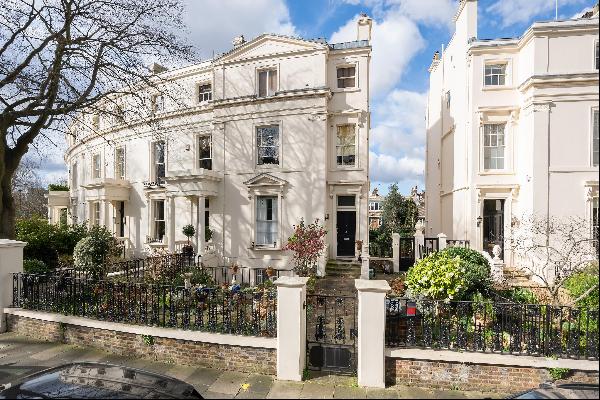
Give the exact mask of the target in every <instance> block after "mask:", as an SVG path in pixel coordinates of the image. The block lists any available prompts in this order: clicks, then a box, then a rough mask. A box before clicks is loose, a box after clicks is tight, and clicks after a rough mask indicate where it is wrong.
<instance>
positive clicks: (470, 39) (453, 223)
mask: <svg viewBox="0 0 600 400" xmlns="http://www.w3.org/2000/svg"><path fill="white" fill-rule="evenodd" d="M455 21H456V31H455V33H454V36H453V37H452V39H451V41H450V43H449V44H448V46H447V47H446V49H445V50H444V51H443V54H442V55H441V56H439V55H436V56H434V60H433V63H432V65H431V67H430V89H429V99H428V107H427V150H426V152H427V155H426V158H427V161H426V192H425V196H426V201H425V203H426V208H427V210H426V230H425V235H426V236H428V237H435V236H436V235H437V234H439V233H441V232H443V233H445V234H447V235H448V238H449V239H467V240H470V242H471V247H473V248H476V249H479V250H490V249H491V246H492V245H493V244H494V243H490V235H489V226H490V224H492V225H493V224H494V222H493V221H494V218H496V217H495V216H494V215H498V216H501V218H500V217H498V219H496V221H497V222H498V223H499V225H500V227H499V229H500V234H501V235H502V237H507V236H508V235H509V234H510V230H511V225H512V224H513V223H514V221H515V217H519V216H521V215H524V214H536V215H539V216H542V217H547V216H579V217H585V218H586V220H587V221H589V223H590V230H591V229H592V219H593V214H594V213H596V215H597V212H598V211H597V210H598V158H597V157H598V99H599V95H598V13H597V10H596V13H595V15H593V16H591V17H589V18H581V19H573V20H565V21H551V22H536V23H534V24H533V25H532V26H531V27H530V28H529V29H528V30H527V31H526V32H525V33H524V34H523V35H522V36H521V37H520V38H516V39H494V40H482V39H479V38H478V37H477V1H476V0H462V1H461V2H460V3H459V9H458V12H457V14H456V16H455ZM594 119H595V121H596V122H595V123H594ZM499 136H502V137H500V138H499ZM594 137H595V139H594ZM594 151H595V155H594ZM496 210H497V212H496V213H495V211H496ZM490 221H491V222H490ZM596 221H597V217H596ZM596 224H597V222H596ZM486 232H488V234H487V239H485V240H484V236H485V235H486ZM484 241H485V243H484ZM492 242H493V240H492ZM506 258H510V257H509V255H506V257H505V260H506ZM506 261H507V262H508V263H510V262H511V261H510V260H506Z"/></svg>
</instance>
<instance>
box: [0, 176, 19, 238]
mask: <svg viewBox="0 0 600 400" xmlns="http://www.w3.org/2000/svg"><path fill="white" fill-rule="evenodd" d="M11 180H12V174H11V175H10V176H9V175H8V174H6V175H4V177H3V178H2V181H0V197H1V198H2V200H1V201H0V239H14V238H15V215H16V210H15V199H14V198H13V194H12V190H11Z"/></svg>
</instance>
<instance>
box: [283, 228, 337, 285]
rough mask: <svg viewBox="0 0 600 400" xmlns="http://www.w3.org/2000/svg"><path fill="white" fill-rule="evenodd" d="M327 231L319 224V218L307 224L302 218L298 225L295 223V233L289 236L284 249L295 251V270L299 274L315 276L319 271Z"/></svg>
mask: <svg viewBox="0 0 600 400" xmlns="http://www.w3.org/2000/svg"><path fill="white" fill-rule="evenodd" d="M326 234H327V231H326V230H325V228H324V227H323V226H322V225H321V224H319V219H318V218H317V219H315V222H313V223H311V224H308V225H306V224H305V223H304V219H300V222H299V223H298V225H294V234H293V235H292V236H290V237H289V238H288V241H287V244H286V245H285V246H284V248H283V250H291V251H293V252H294V262H295V264H296V266H295V267H294V272H296V274H298V275H299V276H315V275H316V273H317V262H318V260H319V256H320V255H321V253H322V252H323V249H324V248H325V235H326Z"/></svg>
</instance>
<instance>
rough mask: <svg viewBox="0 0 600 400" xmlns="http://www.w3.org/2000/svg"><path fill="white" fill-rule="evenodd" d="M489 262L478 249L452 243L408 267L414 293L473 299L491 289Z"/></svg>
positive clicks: (407, 281)
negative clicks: (459, 246)
mask: <svg viewBox="0 0 600 400" xmlns="http://www.w3.org/2000/svg"><path fill="white" fill-rule="evenodd" d="M491 285H492V280H491V275H490V266H489V264H488V262H487V260H486V259H485V257H483V256H482V255H481V254H479V253H478V252H476V251H475V250H470V249H464V248H455V247H450V248H447V249H444V250H442V251H439V252H434V253H431V254H430V255H428V256H427V257H425V258H424V259H422V260H419V261H418V262H417V263H415V265H414V266H413V267H411V268H410V269H409V270H408V273H407V276H406V286H407V288H408V289H409V290H410V293H411V294H414V295H418V296H423V297H425V298H429V299H433V300H470V299H472V298H473V297H476V295H478V294H480V295H487V294H488V293H489V292H490V290H491Z"/></svg>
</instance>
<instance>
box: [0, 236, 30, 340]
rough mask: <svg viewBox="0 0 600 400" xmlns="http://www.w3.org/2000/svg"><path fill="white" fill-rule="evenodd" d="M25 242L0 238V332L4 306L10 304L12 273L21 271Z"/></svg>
mask: <svg viewBox="0 0 600 400" xmlns="http://www.w3.org/2000/svg"><path fill="white" fill-rule="evenodd" d="M26 244H27V243H25V242H20V241H17V240H9V239H0V333H3V332H6V318H5V315H4V308H5V307H9V306H10V305H11V304H12V301H13V299H12V295H13V275H12V274H13V273H17V272H23V248H24V247H25V245H26Z"/></svg>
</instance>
